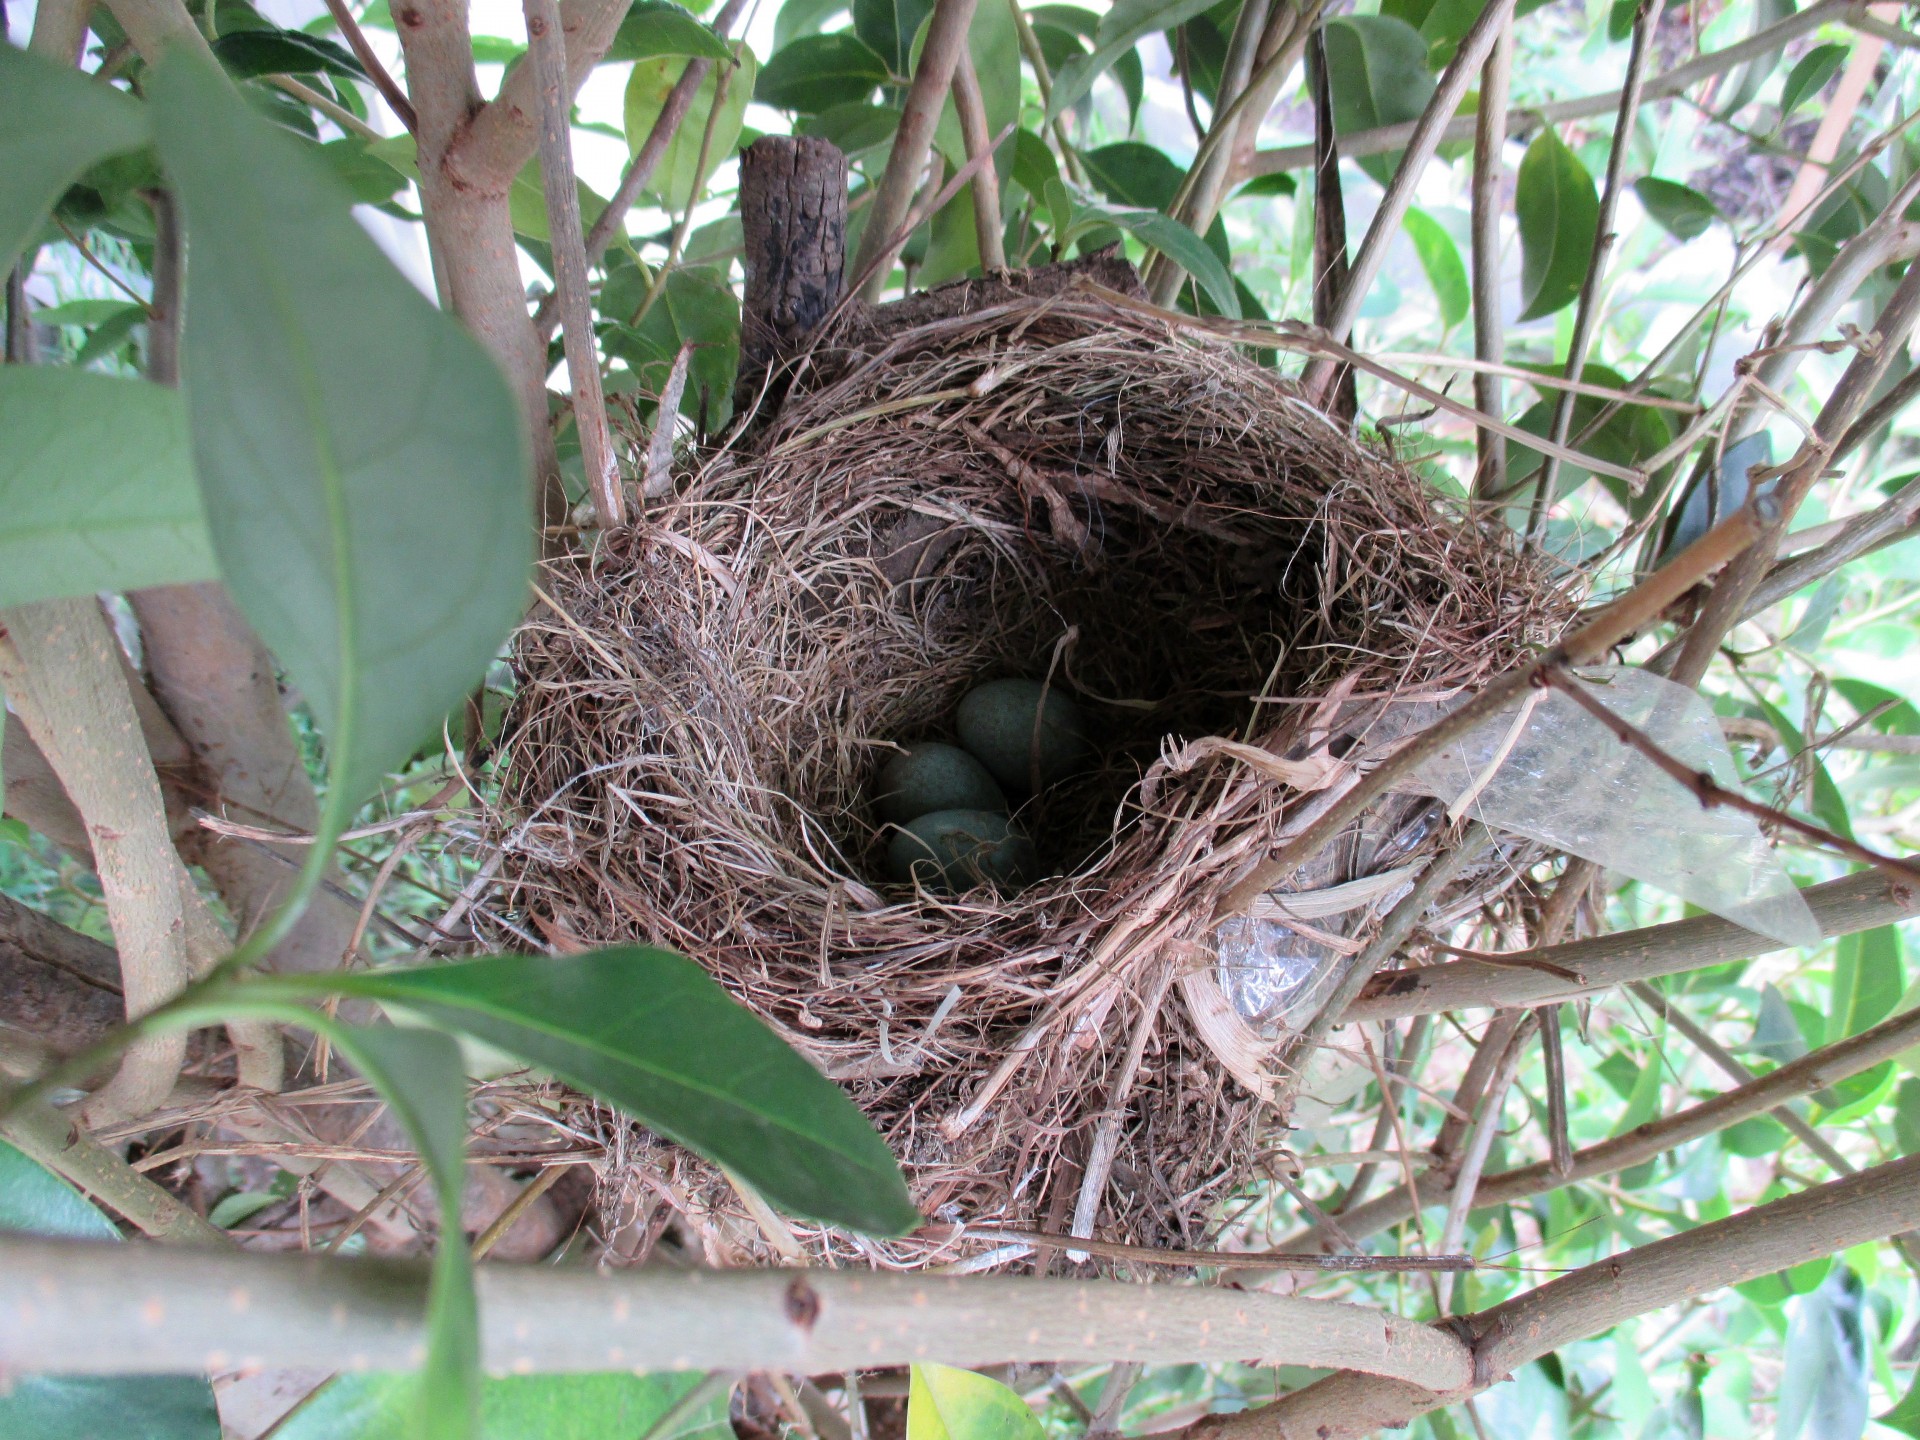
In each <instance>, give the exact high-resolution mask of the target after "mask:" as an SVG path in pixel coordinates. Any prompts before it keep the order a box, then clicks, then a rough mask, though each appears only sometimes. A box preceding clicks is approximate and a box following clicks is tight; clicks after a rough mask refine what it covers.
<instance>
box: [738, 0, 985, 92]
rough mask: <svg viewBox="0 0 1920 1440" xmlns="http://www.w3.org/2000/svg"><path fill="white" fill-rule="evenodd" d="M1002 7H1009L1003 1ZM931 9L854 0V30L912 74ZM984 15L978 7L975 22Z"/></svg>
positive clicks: (910, 2) (904, 1)
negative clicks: (918, 42)
mask: <svg viewBox="0 0 1920 1440" xmlns="http://www.w3.org/2000/svg"><path fill="white" fill-rule="evenodd" d="M1000 8H1001V9H1002V10H1006V8H1007V7H1006V5H1005V4H1004V3H1003V4H1002V5H1001V6H1000ZM932 13H933V0H853V33H854V34H856V35H858V36H859V37H860V39H861V40H862V41H864V42H865V43H866V44H867V45H868V46H870V47H872V49H873V51H874V53H876V54H877V55H879V57H880V58H881V60H882V61H883V62H885V64H886V66H887V68H888V69H890V70H892V71H893V73H894V74H896V75H910V74H912V73H913V69H912V66H913V57H912V50H913V37H914V36H915V35H917V34H919V33H920V27H921V25H923V24H924V23H926V19H927V17H928V16H929V15H931V14H932ZM783 14H784V12H783ZM982 18H984V16H983V11H976V12H975V16H974V23H975V24H978V23H979V21H980V20H981V19H982ZM769 68H771V65H769Z"/></svg>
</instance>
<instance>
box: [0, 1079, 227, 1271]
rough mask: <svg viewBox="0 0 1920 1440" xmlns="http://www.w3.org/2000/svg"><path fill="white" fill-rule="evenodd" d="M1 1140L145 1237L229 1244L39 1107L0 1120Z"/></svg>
mask: <svg viewBox="0 0 1920 1440" xmlns="http://www.w3.org/2000/svg"><path fill="white" fill-rule="evenodd" d="M0 1136H5V1137H6V1138H7V1139H8V1140H10V1141H12V1142H13V1144H14V1145H16V1146H17V1147H19V1149H20V1151H21V1152H22V1153H23V1154H25V1155H27V1156H28V1157H29V1158H31V1159H33V1160H37V1161H39V1162H40V1163H41V1164H42V1165H44V1166H46V1167H47V1169H49V1170H51V1171H53V1172H54V1173H55V1174H56V1175H61V1176H64V1177H65V1178H66V1179H67V1180H68V1181H70V1182H71V1183H72V1184H74V1185H76V1186H78V1187H79V1188H80V1189H81V1190H83V1191H85V1192H86V1193H87V1194H88V1195H90V1196H91V1197H92V1198H93V1199H95V1200H97V1201H99V1202H100V1204H102V1205H104V1206H106V1207H107V1208H108V1209H109V1210H112V1211H114V1212H115V1213H116V1214H119V1215H124V1216H125V1217H126V1218H127V1219H128V1220H129V1221H131V1222H132V1223H133V1224H134V1225H135V1226H137V1227H138V1228H139V1230H140V1232H141V1233H142V1234H144V1235H148V1236H151V1237H152V1238H153V1239H155V1240H160V1241H164V1242H179V1243H183V1244H188V1245H221V1246H224V1245H230V1244H232V1243H233V1242H232V1241H231V1240H230V1239H228V1237H227V1235H226V1233H225V1232H224V1231H222V1230H219V1229H216V1228H215V1227H214V1226H212V1225H210V1224H208V1223H207V1222H206V1221H205V1220H204V1219H202V1218H201V1217H200V1215H199V1214H198V1213H197V1212H195V1211H193V1210H191V1209H189V1208H188V1207H187V1206H186V1205H184V1204H182V1203H181V1202H180V1201H179V1200H178V1199H176V1198H175V1197H174V1196H172V1195H170V1194H168V1193H167V1192H166V1191H165V1190H163V1189H161V1188H160V1187H159V1186H158V1185H156V1184H154V1183H153V1181H151V1180H149V1179H148V1178H147V1177H146V1176H144V1175H142V1174H141V1173H140V1172H139V1171H137V1170H135V1169H134V1168H133V1167H132V1166H131V1165H129V1164H127V1162H126V1161H125V1160H122V1159H121V1158H120V1157H119V1156H118V1155H116V1154H114V1153H113V1151H111V1150H109V1149H107V1148H106V1146H104V1145H102V1144H100V1143H99V1142H98V1141H96V1140H94V1139H93V1138H92V1137H91V1136H90V1135H88V1134H87V1133H86V1132H85V1131H84V1130H82V1129H80V1127H79V1126H77V1125H75V1124H74V1123H73V1121H72V1120H71V1119H69V1118H68V1117H67V1116H65V1115H62V1114H61V1113H60V1112H59V1111H57V1110H55V1109H54V1108H53V1107H52V1106H50V1105H48V1104H46V1103H45V1102H43V1101H39V1100H34V1101H29V1102H28V1103H27V1104H25V1105H22V1106H20V1107H19V1108H18V1109H17V1110H15V1111H14V1112H13V1113H12V1114H11V1115H9V1116H7V1118H6V1119H5V1120H0Z"/></svg>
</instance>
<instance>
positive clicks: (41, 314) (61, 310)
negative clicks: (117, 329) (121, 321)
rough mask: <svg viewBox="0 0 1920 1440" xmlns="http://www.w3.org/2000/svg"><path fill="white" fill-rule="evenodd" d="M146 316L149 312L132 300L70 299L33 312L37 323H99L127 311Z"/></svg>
mask: <svg viewBox="0 0 1920 1440" xmlns="http://www.w3.org/2000/svg"><path fill="white" fill-rule="evenodd" d="M129 310H131V311H133V312H134V314H136V315H141V316H144V315H145V314H146V313H147V312H146V311H145V310H144V309H142V308H141V307H140V306H138V305H136V304H134V303H133V302H132V301H131V300H69V301H67V303H66V304H64V305H49V306H47V308H46V309H44V310H36V311H34V312H33V322H34V324H36V325H98V324H100V323H101V322H102V321H105V320H111V319H113V318H114V317H115V316H116V315H123V314H125V313H126V312H127V311H129Z"/></svg>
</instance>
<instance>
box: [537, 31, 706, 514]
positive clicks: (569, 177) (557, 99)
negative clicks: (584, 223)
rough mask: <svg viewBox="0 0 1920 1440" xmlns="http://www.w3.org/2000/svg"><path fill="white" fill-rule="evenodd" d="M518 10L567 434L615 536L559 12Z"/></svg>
mask: <svg viewBox="0 0 1920 1440" xmlns="http://www.w3.org/2000/svg"><path fill="white" fill-rule="evenodd" d="M522 9H523V10H524V12H525V14H526V17H527V64H526V66H525V67H524V68H525V69H526V70H527V71H529V72H531V75H532V84H533V87H534V92H535V96H536V103H537V105H538V109H539V116H540V139H539V143H540V175H541V179H542V182H543V184H544V188H545V190H546V196H547V229H548V233H549V235H550V237H551V240H552V252H553V293H554V294H555V295H556V296H558V297H559V301H560V333H561V335H562V336H563V337H564V339H565V342H566V352H567V379H568V381H569V383H570V384H571V386H572V389H573V428H574V433H575V434H576V435H578V436H579V438H580V459H581V462H582V464H583V465H584V466H585V468H586V472H587V492H588V494H589V495H591V496H592V497H593V509H594V514H595V516H596V518H597V519H598V520H599V522H600V528H601V529H602V530H617V529H619V528H620V527H621V526H622V525H624V524H625V523H626V520H627V500H626V496H625V495H623V494H622V493H621V490H620V467H619V465H618V464H616V463H615V461H614V458H613V436H612V434H611V432H610V431H609V430H608V428H607V400H606V395H605V394H604V393H603V392H602V390H601V388H600V353H599V350H598V348H597V347H596V346H595V345H594V341H593V298H592V296H591V295H589V294H588V291H587V252H586V241H585V240H584V238H583V237H582V236H581V233H580V187H579V186H578V185H577V184H575V183H574V178H573V139H572V134H573V123H572V117H571V108H572V107H571V106H570V105H569V104H568V99H569V97H570V96H571V94H572V90H571V88H570V87H569V85H568V76H567V52H566V46H565V42H564V41H563V40H562V38H561V35H560V7H559V6H558V5H557V4H556V3H555V0H524V3H523V6H522ZM716 108H717V107H716ZM669 423H671V417H669Z"/></svg>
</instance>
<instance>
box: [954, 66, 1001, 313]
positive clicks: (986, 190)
mask: <svg viewBox="0 0 1920 1440" xmlns="http://www.w3.org/2000/svg"><path fill="white" fill-rule="evenodd" d="M953 110H954V114H955V115H957V116H958V117H959V120H960V136H961V140H962V143H964V144H965V145H966V147H967V158H968V159H969V160H973V159H977V158H978V157H979V156H981V155H984V154H987V153H989V152H990V151H992V149H993V134H992V132H991V131H990V130H988V128H987V102H986V99H985V97H983V96H982V95H981V93H980V77H979V76H978V75H976V74H974V71H973V56H972V55H971V54H970V53H969V52H968V51H967V49H966V47H965V46H962V47H961V48H960V54H959V57H958V58H957V59H956V61H955V63H954V67H953ZM972 188H973V233H974V239H975V242H976V244H977V246H978V248H979V251H980V268H981V269H982V270H983V271H985V272H986V273H987V274H989V275H991V274H994V273H995V272H996V271H1000V270H1004V269H1006V268H1007V251H1006V242H1005V238H1004V236H1003V235H1002V234H1001V222H1000V176H999V174H998V172H997V171H995V169H994V167H993V163H992V162H991V161H988V162H986V163H984V164H982V165H981V167H980V168H979V169H978V170H976V171H975V172H974V176H973V182H972Z"/></svg>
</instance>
